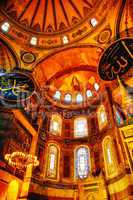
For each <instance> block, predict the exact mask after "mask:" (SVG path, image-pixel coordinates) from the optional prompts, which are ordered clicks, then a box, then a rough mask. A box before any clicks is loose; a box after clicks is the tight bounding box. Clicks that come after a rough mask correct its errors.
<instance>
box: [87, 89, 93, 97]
mask: <svg viewBox="0 0 133 200" xmlns="http://www.w3.org/2000/svg"><path fill="white" fill-rule="evenodd" d="M86 96H87V97H88V98H89V97H92V96H93V94H92V91H91V90H87V91H86Z"/></svg>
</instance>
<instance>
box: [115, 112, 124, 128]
mask: <svg viewBox="0 0 133 200" xmlns="http://www.w3.org/2000/svg"><path fill="white" fill-rule="evenodd" d="M115 115H116V121H117V124H118V125H121V124H123V119H122V117H121V115H120V113H119V111H117V110H116V112H115Z"/></svg>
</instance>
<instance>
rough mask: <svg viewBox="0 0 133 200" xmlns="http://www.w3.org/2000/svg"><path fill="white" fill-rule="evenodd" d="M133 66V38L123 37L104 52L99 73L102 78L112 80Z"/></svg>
mask: <svg viewBox="0 0 133 200" xmlns="http://www.w3.org/2000/svg"><path fill="white" fill-rule="evenodd" d="M130 67H133V39H132V38H123V39H120V40H117V41H115V42H114V43H113V44H111V45H110V46H109V47H108V48H107V49H106V50H105V52H104V53H103V55H102V57H101V59H100V62H99V68H98V73H99V75H100V77H101V79H103V80H106V81H112V80H115V79H116V78H117V75H119V76H121V75H123V74H125V73H126V72H127V71H128V70H129V68H130Z"/></svg>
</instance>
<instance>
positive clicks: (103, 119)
mask: <svg viewBox="0 0 133 200" xmlns="http://www.w3.org/2000/svg"><path fill="white" fill-rule="evenodd" d="M97 117H98V124H99V130H102V129H103V128H104V127H105V126H106V125H107V114H106V111H105V107H104V106H103V105H101V106H100V107H99V109H98V111H97Z"/></svg>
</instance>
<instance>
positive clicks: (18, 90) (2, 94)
mask: <svg viewBox="0 0 133 200" xmlns="http://www.w3.org/2000/svg"><path fill="white" fill-rule="evenodd" d="M34 90H35V85H34V82H33V80H32V78H31V77H30V76H29V75H27V74H23V73H20V72H17V73H6V72H1V73H0V99H2V100H4V101H8V102H14V103H15V102H20V101H22V100H25V99H27V98H29V97H30V96H31V95H32V94H33V92H34Z"/></svg>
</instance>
